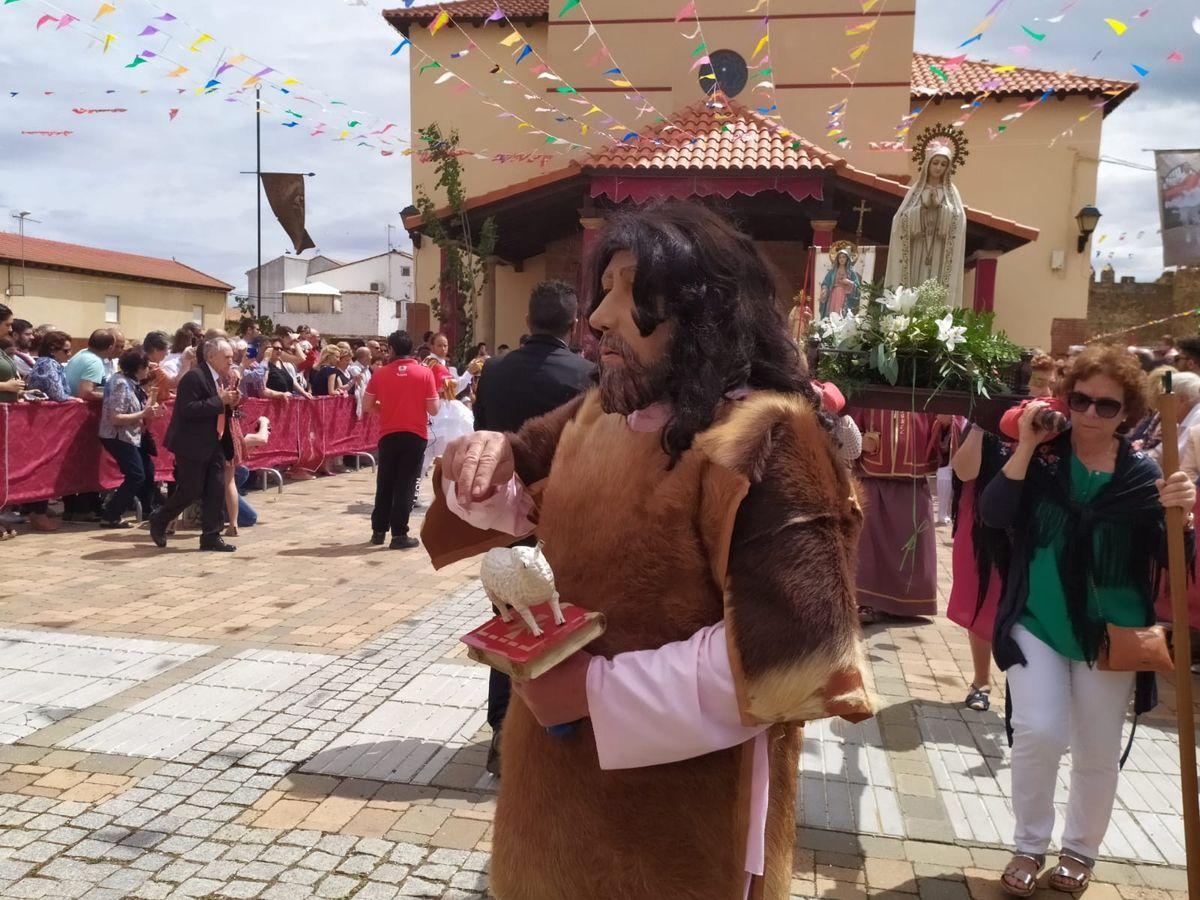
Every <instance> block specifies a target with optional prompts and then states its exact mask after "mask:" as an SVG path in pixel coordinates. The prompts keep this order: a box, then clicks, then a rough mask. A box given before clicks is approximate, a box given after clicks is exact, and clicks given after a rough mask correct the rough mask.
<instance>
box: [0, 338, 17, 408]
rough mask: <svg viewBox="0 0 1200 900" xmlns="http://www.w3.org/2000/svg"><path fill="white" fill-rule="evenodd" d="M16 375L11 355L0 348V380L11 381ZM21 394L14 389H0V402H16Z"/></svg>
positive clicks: (15, 366) (15, 367)
mask: <svg viewBox="0 0 1200 900" xmlns="http://www.w3.org/2000/svg"><path fill="white" fill-rule="evenodd" d="M16 377H17V365H16V363H14V362H13V361H12V357H11V356H9V355H8V354H7V353H5V352H4V351H3V350H0V381H12V380H13V379H14V378H16ZM20 399H21V395H20V394H18V393H17V392H16V391H0V403H16V402H17V401H18V400H20Z"/></svg>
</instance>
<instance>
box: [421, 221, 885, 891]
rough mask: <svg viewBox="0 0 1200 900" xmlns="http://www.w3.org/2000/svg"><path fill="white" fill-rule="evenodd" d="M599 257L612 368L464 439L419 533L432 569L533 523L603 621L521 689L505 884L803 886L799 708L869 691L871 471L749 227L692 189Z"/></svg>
mask: <svg viewBox="0 0 1200 900" xmlns="http://www.w3.org/2000/svg"><path fill="white" fill-rule="evenodd" d="M587 277H588V278H589V279H590V282H591V284H590V287H591V292H592V296H593V297H595V300H594V305H593V308H592V310H591V313H590V319H589V321H590V324H591V327H592V329H593V331H594V332H596V334H597V336H598V337H599V340H600V357H601V358H600V378H599V382H600V383H599V387H598V388H597V389H593V390H592V391H590V392H588V393H586V394H584V395H582V396H580V397H578V398H576V399H575V400H572V401H570V402H569V403H567V404H566V405H564V406H562V407H560V408H559V409H557V410H555V411H554V412H551V413H549V414H548V415H546V416H543V417H542V418H539V419H535V420H533V421H531V422H529V423H528V424H526V425H525V426H524V427H523V428H522V429H521V431H520V432H518V433H516V434H500V433H496V432H476V433H475V434H474V435H471V436H469V437H466V438H462V439H461V440H459V441H457V442H455V443H454V444H452V445H451V446H450V447H449V448H448V449H447V451H446V453H445V457H444V459H443V460H442V465H441V468H440V470H439V471H438V473H437V474H436V475H435V493H436V496H437V501H436V503H435V504H434V506H433V508H431V509H430V511H429V515H428V516H427V519H426V524H425V527H424V529H423V531H422V538H423V542H424V544H425V546H426V547H427V548H428V550H429V553H430V556H431V557H432V559H433V562H434V564H435V565H436V566H442V565H446V564H448V563H450V562H453V561H455V560H459V559H463V558H466V557H468V556H471V555H474V554H478V553H481V552H483V551H484V550H486V549H488V548H490V547H499V546H507V545H510V544H511V543H512V542H513V539H514V536H527V535H529V534H534V533H536V536H537V537H538V539H539V540H541V541H542V543H543V546H544V550H545V554H546V558H547V559H548V560H549V562H550V564H551V566H552V567H553V569H554V573H555V578H556V583H557V587H558V590H559V592H560V593H561V595H562V597H563V599H564V600H566V601H569V602H571V603H574V604H576V605H578V606H581V607H584V608H586V609H592V610H599V611H601V612H603V613H604V614H605V615H606V617H607V619H608V629H607V631H606V632H605V633H604V634H603V635H602V636H601V637H599V638H598V639H596V640H595V641H593V642H592V643H591V644H590V645H589V646H588V647H587V649H586V651H582V652H579V653H577V654H575V655H574V656H572V657H570V658H569V659H568V660H566V661H565V662H563V663H561V664H560V665H558V666H557V667H555V668H554V669H552V670H551V671H550V672H548V673H546V674H545V675H542V676H541V677H540V678H537V679H535V680H534V681H532V682H527V683H525V684H522V685H514V693H515V695H516V696H515V697H514V698H513V702H512V706H511V707H510V709H509V712H508V718H507V720H506V722H505V726H504V730H503V733H502V744H501V753H502V757H503V759H504V766H505V768H504V778H503V781H502V784H501V790H500V796H499V801H498V805H497V810H496V820H495V837H494V841H493V857H492V867H491V880H492V884H491V889H492V892H493V893H494V895H495V896H496V897H498V898H501V900H561V898H567V897H569V898H573V900H574V898H580V900H585V898H621V900H661V898H671V900H687V898H695V900H700V898H703V900H726V898H727V900H742V898H746V897H766V898H785V897H787V896H788V892H789V886H790V879H791V862H792V846H793V842H794V837H795V835H794V830H795V824H794V823H795V817H794V806H795V797H796V779H797V763H798V756H799V751H800V727H799V726H800V725H801V724H802V723H803V722H805V721H807V720H811V719H819V718H823V717H827V716H842V717H845V718H848V719H851V720H855V721H857V720H858V719H860V718H864V717H865V716H867V715H869V714H870V711H871V709H870V701H869V699H868V696H867V692H866V689H865V687H864V685H863V679H862V672H863V662H862V656H861V652H860V648H859V633H858V623H857V619H856V615H855V599H854V571H855V562H854V548H855V546H856V544H857V540H858V532H859V526H860V523H861V519H862V516H861V511H860V509H859V506H858V502H857V499H856V495H855V486H854V484H853V482H852V480H851V478H850V476H849V474H848V473H847V470H846V468H845V465H844V464H843V463H842V462H841V461H840V460H839V459H838V456H837V450H836V447H835V444H834V442H833V439H832V437H831V434H830V429H829V424H830V423H829V422H828V420H827V419H825V418H824V417H823V416H822V414H821V413H820V403H819V401H818V398H817V395H816V393H815V392H814V390H813V387H812V385H811V384H810V383H809V381H808V379H807V377H806V375H805V373H804V369H803V365H802V363H801V360H800V357H799V353H798V351H797V348H796V346H795V344H794V343H793V342H792V341H791V340H790V339H789V338H788V335H787V332H786V329H785V324H784V320H783V316H782V313H781V312H780V309H779V306H778V304H777V302H776V297H775V293H774V281H773V278H772V276H771V273H770V271H769V268H768V266H767V264H766V263H765V261H764V260H763V257H762V256H761V255H760V253H759V251H758V250H757V248H756V247H755V245H754V243H753V241H752V240H751V239H750V238H749V237H748V236H746V235H744V234H741V233H740V232H738V231H737V230H736V229H734V228H733V227H731V226H730V225H729V224H728V223H727V222H726V221H724V220H723V219H722V218H721V217H719V216H717V215H715V214H714V213H712V212H710V211H709V210H707V209H706V208H704V207H702V206H698V205H688V204H669V205H663V206H658V207H652V208H649V209H642V210H638V211H634V212H625V213H619V214H617V215H615V216H614V217H613V218H612V219H610V221H609V222H608V224H607V226H606V227H605V229H604V231H603V232H602V234H601V235H600V238H599V242H598V245H597V247H596V249H595V252H594V253H593V255H592V258H591V259H590V260H589V273H588V276H587ZM568 722H575V723H578V724H577V725H576V727H574V728H573V730H571V732H570V733H569V734H567V735H565V736H563V735H559V734H554V733H551V732H549V731H548V730H547V729H548V728H549V727H550V726H555V725H559V724H562V723H568Z"/></svg>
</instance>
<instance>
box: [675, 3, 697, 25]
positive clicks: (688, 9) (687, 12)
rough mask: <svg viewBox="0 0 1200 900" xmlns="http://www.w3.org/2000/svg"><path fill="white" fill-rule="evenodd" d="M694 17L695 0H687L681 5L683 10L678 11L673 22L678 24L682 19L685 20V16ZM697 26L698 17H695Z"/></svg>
mask: <svg viewBox="0 0 1200 900" xmlns="http://www.w3.org/2000/svg"><path fill="white" fill-rule="evenodd" d="M695 15H696V0H688V2H687V3H685V4H684V5H683V8H682V9H680V10H679V13H678V14H677V15H676V16H675V21H676V22H679V21H681V20H682V19H684V18H686V17H687V16H695ZM697 24H699V17H697Z"/></svg>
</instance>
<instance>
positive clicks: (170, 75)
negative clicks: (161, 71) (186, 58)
mask: <svg viewBox="0 0 1200 900" xmlns="http://www.w3.org/2000/svg"><path fill="white" fill-rule="evenodd" d="M187 70H188V68H187V66H179V67H178V68H177V69H174V70H172V71H170V72H168V73H167V77H168V78H178V77H179V76H180V75H182V74H183V73H185V72H186V71H187Z"/></svg>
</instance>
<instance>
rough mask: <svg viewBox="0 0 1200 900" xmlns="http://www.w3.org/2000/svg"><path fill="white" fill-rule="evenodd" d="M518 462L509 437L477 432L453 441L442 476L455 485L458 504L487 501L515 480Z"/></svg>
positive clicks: (446, 452) (492, 432) (443, 466)
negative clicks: (504, 485)
mask: <svg viewBox="0 0 1200 900" xmlns="http://www.w3.org/2000/svg"><path fill="white" fill-rule="evenodd" d="M515 470H516V463H515V461H514V460H513V452H512V445H510V444H509V442H508V436H507V435H504V434H501V433H500V432H498V431H476V432H475V433H474V434H468V435H465V436H463V437H460V438H457V439H456V440H453V441H451V442H450V443H449V444H448V445H447V446H446V451H445V453H443V454H442V475H444V476H445V477H446V478H449V479H450V480H451V481H453V482H454V485H455V494H456V496H457V497H458V502H459V503H460V504H462V505H463V506H466V505H467V504H468V503H471V502H479V501H483V500H487V499H488V498H489V497H491V496H492V494H494V493H495V491H496V488H498V487H500V486H501V485H503V484H507V483H508V482H509V481H510V480H511V479H512V477H513V473H514V471H515Z"/></svg>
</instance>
